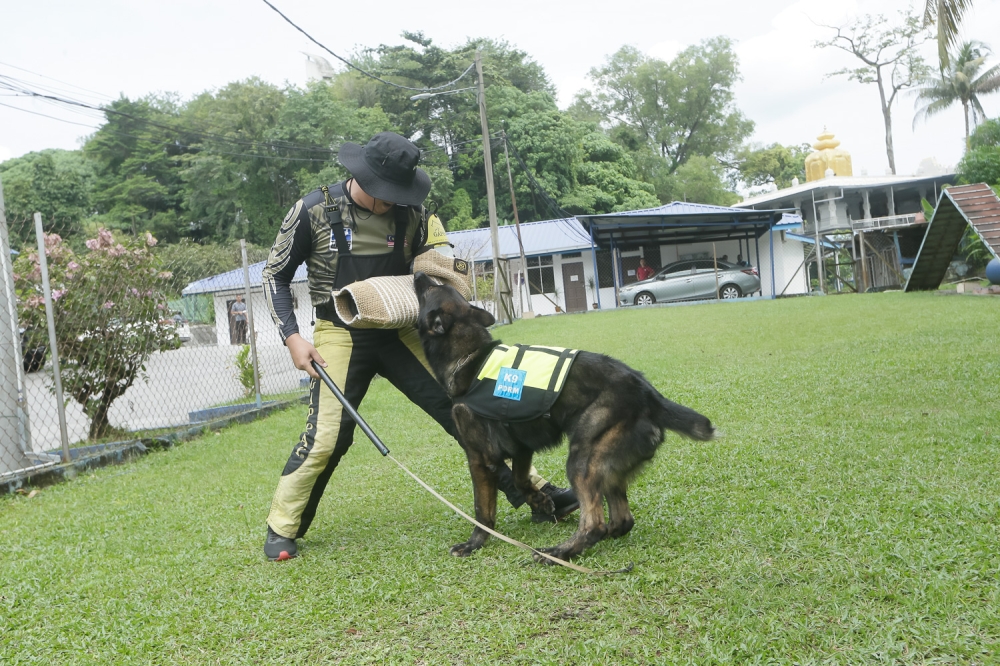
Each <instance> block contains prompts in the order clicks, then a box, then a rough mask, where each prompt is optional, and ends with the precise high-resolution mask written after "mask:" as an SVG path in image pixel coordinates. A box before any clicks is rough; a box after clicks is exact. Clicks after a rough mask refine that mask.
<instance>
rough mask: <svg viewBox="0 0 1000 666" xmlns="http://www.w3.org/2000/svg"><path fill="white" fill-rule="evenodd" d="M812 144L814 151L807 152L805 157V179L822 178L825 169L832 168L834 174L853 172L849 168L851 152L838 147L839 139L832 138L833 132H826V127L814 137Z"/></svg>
mask: <svg viewBox="0 0 1000 666" xmlns="http://www.w3.org/2000/svg"><path fill="white" fill-rule="evenodd" d="M816 139H817V141H816V143H814V144H813V148H815V149H816V150H815V152H812V153H809V156H808V157H806V180H807V181H809V180H822V179H823V178H825V177H826V171H827V169H833V175H835V176H851V175H854V172H853V170H852V168H851V154H850V153H849V152H847V151H846V150H844V149H843V148H838V147H837V146H839V145H840V141H838V140H837V139H834V138H833V132H828V131H827V129H826V127H824V128H823V133H822V134H820V135H819V136H818V137H816Z"/></svg>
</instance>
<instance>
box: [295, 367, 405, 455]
mask: <svg viewBox="0 0 1000 666" xmlns="http://www.w3.org/2000/svg"><path fill="white" fill-rule="evenodd" d="M312 367H313V369H314V370H316V372H317V373H319V378H320V379H322V380H323V383H324V384H326V386H327V388H329V389H330V390H331V391H333V394H334V395H335V396H337V400H339V401H340V404H342V405H343V406H344V409H346V410H347V413H348V414H349V415H350V417H351V418H352V419H354V422H355V423H357V424H358V426H360V428H361V429H362V430H363V431H364V433H365V434H366V435H368V439H370V440H372V444H374V445H375V448H376V449H378V452H379V453H381V454H382V455H383V456H387V455H389V449H387V448H386V446H385V444H383V443H382V440H381V439H379V438H378V435H376V434H375V431H374V430H372V429H371V426H369V425H368V424H367V423H366V422H365V420H364V419H363V418H361V414H358V410H356V409H354V407H352V406H351V403H349V402H348V401H347V397H346V396H345V395H344V394H343V393H341V392H340V389H339V388H337V385H336V384H334V383H333V380H332V379H330V375H328V374H326V370H324V369H323V366H321V365H320V364H319V363H317V362H316V361H312Z"/></svg>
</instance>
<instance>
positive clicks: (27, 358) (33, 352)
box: [22, 347, 48, 373]
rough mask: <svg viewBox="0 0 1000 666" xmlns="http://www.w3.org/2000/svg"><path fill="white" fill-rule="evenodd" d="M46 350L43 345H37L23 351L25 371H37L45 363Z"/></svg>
mask: <svg viewBox="0 0 1000 666" xmlns="http://www.w3.org/2000/svg"><path fill="white" fill-rule="evenodd" d="M46 351H48V350H47V349H46V348H45V347H38V348H36V349H29V350H27V351H25V352H24V358H23V359H22V361H23V366H24V371H25V372H26V373H31V372H38V371H39V370H41V369H42V366H43V365H45V352H46Z"/></svg>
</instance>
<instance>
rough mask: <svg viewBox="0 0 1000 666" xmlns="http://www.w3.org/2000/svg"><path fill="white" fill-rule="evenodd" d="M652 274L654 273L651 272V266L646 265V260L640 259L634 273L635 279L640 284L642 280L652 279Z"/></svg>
mask: <svg viewBox="0 0 1000 666" xmlns="http://www.w3.org/2000/svg"><path fill="white" fill-rule="evenodd" d="M653 273H655V271H654V270H653V268H652V267H651V266H649V265H648V264H647V263H646V260H645V259H640V260H639V268H638V269H637V270H636V271H635V277H636V279H637V280H638V281H639V282H642V281H643V280H648V279H649V278H651V277H653Z"/></svg>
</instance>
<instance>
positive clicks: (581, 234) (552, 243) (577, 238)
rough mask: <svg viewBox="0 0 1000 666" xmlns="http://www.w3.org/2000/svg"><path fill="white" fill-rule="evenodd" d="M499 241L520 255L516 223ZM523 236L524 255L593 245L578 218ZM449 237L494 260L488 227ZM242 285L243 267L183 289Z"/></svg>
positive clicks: (470, 254) (534, 227)
mask: <svg viewBox="0 0 1000 666" xmlns="http://www.w3.org/2000/svg"><path fill="white" fill-rule="evenodd" d="M497 232H498V233H497V236H498V239H499V241H500V256H501V257H503V258H505V259H512V258H516V257H518V256H520V250H519V248H518V245H517V234H516V231H515V227H514V225H512V224H511V225H506V226H502V227H500V228H499V229H497ZM521 238H522V241H523V242H524V254H525V256H529V257H534V256H539V255H545V254H559V253H561V252H579V251H580V250H589V249H590V235H589V234H588V233H587V232H586V231H584V229H583V227H582V226H581V225H580V223H579V222H577V221H576V219H575V218H572V217H570V218H566V219H560V220H545V221H542V222H527V223H525V224H522V225H521ZM448 240H449V241H451V243H452V244H453V245H454V246H455V256H456V257H461V258H463V259H468V260H472V259H475V261H491V260H492V259H493V245H492V243H491V241H490V230H489V229H470V230H468V231H450V232H448ZM264 263H265V262H263V261H261V262H258V263H256V264H251V265H250V267H249V269H250V286H251V287H260V284H261V276H262V274H263V272H264ZM307 278H308V273H307V272H306V266H305V264H302V265H301V266H299V268H298V270H296V271H295V277H294V278H292V282H304V281H305V280H306V279H307ZM242 288H243V269H242V268H237V269H236V270H232V271H229V272H228V273H220V274H219V275H213V276H212V277H207V278H204V279H202V280H197V281H195V282H191V283H189V284H188V286H187V287H185V288H184V291H182V292H181V293H182V294H183V295H185V296H190V295H192V294H211V293H215V292H217V291H230V290H234V289H242Z"/></svg>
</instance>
